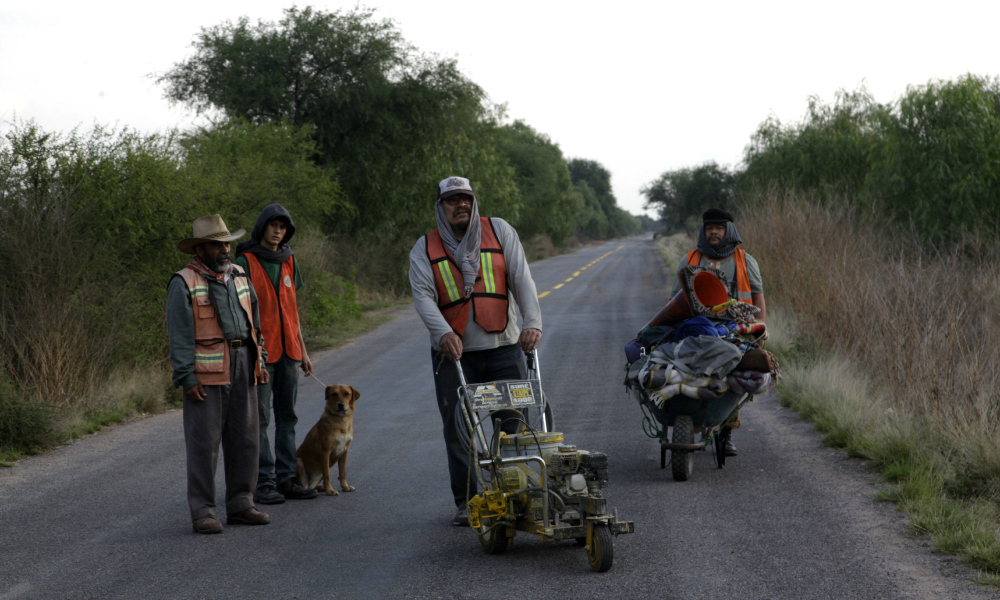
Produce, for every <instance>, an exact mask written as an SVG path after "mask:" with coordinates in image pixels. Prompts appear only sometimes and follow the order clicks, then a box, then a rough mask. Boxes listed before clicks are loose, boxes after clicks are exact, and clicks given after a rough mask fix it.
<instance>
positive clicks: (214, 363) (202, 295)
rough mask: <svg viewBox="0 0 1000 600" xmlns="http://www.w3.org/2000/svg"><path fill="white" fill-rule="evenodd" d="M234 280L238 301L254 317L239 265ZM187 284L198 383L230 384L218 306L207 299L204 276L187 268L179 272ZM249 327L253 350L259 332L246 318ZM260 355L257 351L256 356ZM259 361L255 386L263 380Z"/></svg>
mask: <svg viewBox="0 0 1000 600" xmlns="http://www.w3.org/2000/svg"><path fill="white" fill-rule="evenodd" d="M232 269H233V271H232V273H231V277H233V283H234V284H235V285H236V296H237V297H238V298H239V302H240V306H241V307H242V308H243V310H244V311H246V314H247V315H248V316H249V315H253V306H252V305H251V304H250V285H249V284H248V283H247V281H246V277H242V276H237V275H242V274H243V269H241V268H240V267H239V266H237V265H233V266H232ZM176 274H177V275H178V276H180V278H181V279H183V280H184V283H185V284H186V285H187V288H188V293H189V294H190V295H191V312H192V316H193V317H194V374H195V377H197V378H198V383H200V384H202V385H229V384H230V383H231V381H230V378H229V345H228V344H227V343H226V334H225V332H223V331H222V326H221V325H219V317H218V315H216V314H215V306H214V305H213V304H212V300H211V299H210V298H209V297H208V284H207V283H206V282H205V278H204V276H203V275H201V274H199V273H197V272H195V271H193V270H191V269H189V268H187V267H184V268H183V269H181V270H180V271H177V273H176ZM247 321H248V322H249V324H250V338H251V340H253V343H254V347H255V348H256V344H257V332H256V331H255V330H254V327H253V320H252V319H247ZM259 356H260V352H259V351H258V352H257V357H259ZM260 375H261V365H260V360H257V361H256V365H255V368H254V377H255V383H256V380H258V379H259V378H260Z"/></svg>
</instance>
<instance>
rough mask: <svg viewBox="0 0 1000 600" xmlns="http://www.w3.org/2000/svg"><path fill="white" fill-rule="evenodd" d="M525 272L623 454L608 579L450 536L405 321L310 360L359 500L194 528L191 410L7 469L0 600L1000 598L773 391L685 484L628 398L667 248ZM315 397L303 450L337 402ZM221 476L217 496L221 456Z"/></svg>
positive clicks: (311, 394) (538, 552) (572, 257)
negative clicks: (663, 463)
mask: <svg viewBox="0 0 1000 600" xmlns="http://www.w3.org/2000/svg"><path fill="white" fill-rule="evenodd" d="M598 259H599V260H598ZM595 260H596V262H593V261H595ZM592 262H593V265H592V266H590V267H588V268H587V269H585V270H582V269H581V268H582V267H584V266H587V265H588V264H590V263H592ZM531 268H532V273H533V275H534V278H535V281H536V283H537V285H538V291H539V294H544V293H545V292H548V293H547V294H544V296H543V297H542V298H541V300H540V302H541V306H542V313H543V319H544V339H543V341H542V345H541V349H540V357H541V367H542V379H543V385H544V388H545V390H546V393H547V395H548V396H549V397H550V398H551V399H552V401H553V404H554V411H555V417H554V420H555V425H556V427H555V429H556V430H558V431H562V432H563V433H564V435H565V438H566V441H567V443H571V444H575V445H577V446H578V447H580V448H583V449H588V450H596V451H603V452H606V453H607V454H608V455H609V457H610V461H611V486H610V487H609V488H606V490H605V495H606V497H608V498H609V505H610V506H614V507H617V509H618V511H619V515H620V516H621V518H623V519H629V520H632V521H634V522H635V533H634V534H632V535H623V536H620V537H618V538H617V539H616V545H615V564H614V567H613V568H612V569H611V570H610V571H609V572H607V573H603V574H599V573H593V572H591V571H590V568H589V566H588V564H587V560H586V555H585V553H584V550H583V549H582V548H580V547H577V546H576V545H575V544H574V543H573V542H560V543H548V544H547V543H542V542H540V541H539V540H537V539H535V538H532V537H531V536H528V535H527V534H523V533H519V534H518V535H517V537H516V538H515V540H514V544H513V546H511V547H510V548H509V549H508V551H507V553H506V554H504V555H502V556H488V555H486V554H484V553H483V552H482V550H481V549H480V546H479V543H478V541H477V539H476V536H475V535H474V534H473V533H472V532H471V531H470V530H469V529H465V528H458V527H454V526H452V525H450V522H451V518H452V516H453V512H454V509H453V507H452V502H451V494H450V491H449V488H448V476H447V466H446V460H445V453H444V444H443V441H442V439H441V433H440V431H441V423H440V418H439V416H438V412H437V408H436V404H435V401H434V388H433V380H432V376H431V368H432V367H431V360H430V356H429V354H430V353H429V351H428V348H429V342H428V336H427V332H426V330H425V329H424V327H423V325H422V324H421V322H420V320H419V318H418V317H417V316H416V314H415V313H414V312H413V309H412V308H405V309H401V310H400V311H399V317H398V318H397V319H396V320H394V321H392V322H390V323H388V324H386V325H384V326H382V327H381V328H379V329H378V330H376V331H374V332H372V333H370V334H368V335H366V336H363V337H361V338H359V339H358V340H356V341H355V342H353V343H351V344H349V345H347V346H345V347H343V348H340V349H338V350H335V351H330V352H325V353H322V354H318V355H317V356H316V357H315V359H316V373H317V375H318V377H319V378H320V379H321V380H323V381H324V382H326V383H345V384H350V385H353V386H354V387H356V388H357V389H358V390H360V391H361V398H360V399H359V400H358V403H357V412H356V415H355V422H354V430H355V437H354V442H353V445H352V446H351V451H350V458H349V464H348V482H349V483H350V484H351V485H353V486H355V487H356V488H357V491H355V492H352V493H349V494H345V493H342V494H341V495H339V496H336V497H326V496H320V497H319V498H318V499H315V500H308V501H298V502H292V501H289V502H286V503H285V504H283V505H278V506H268V507H263V508H264V510H265V511H266V512H268V513H269V514H270V515H271V517H272V521H273V522H272V524H271V525H268V526H265V527H247V526H227V527H226V531H225V533H224V534H222V535H211V536H199V535H195V534H193V533H192V532H191V529H190V523H189V520H188V509H187V505H186V500H185V471H184V445H183V429H182V423H181V413H180V412H179V411H173V412H169V413H166V414H162V415H158V416H155V417H151V418H148V419H144V420H141V421H138V422H135V423H131V424H128V425H124V426H120V427H116V428H112V429H110V430H108V431H105V432H102V433H100V434H97V435H94V436H90V437H88V438H86V439H83V440H79V441H77V442H76V443H74V444H71V445H68V446H64V447H62V448H59V449H56V450H54V451H52V452H48V453H46V454H44V455H42V456H37V457H33V458H30V459H27V460H24V461H21V462H20V463H18V465H17V466H16V467H14V468H10V469H2V470H0V599H4V600H6V599H13V598H60V599H70V598H101V599H111V598H192V599H195V598H196V599H199V600H204V599H212V598H276V599H285V598H313V597H321V598H447V599H450V598H476V599H478V598H484V599H485V598H504V599H508V598H608V599H615V598H678V599H680V598H692V599H695V598H696V599H699V600H704V599H707V598H732V599H743V598H752V599H758V598H759V599H765V598H767V599H774V598H789V599H803V598H831V599H848V598H871V599H896V598H914V599H915V598H948V599H951V598H997V597H998V595H997V594H996V593H995V592H994V591H992V590H988V589H983V588H979V587H977V586H975V585H973V584H971V581H972V577H973V575H974V574H973V573H971V572H970V571H969V570H967V569H965V568H964V567H961V566H959V565H957V564H955V563H954V561H953V560H951V559H949V558H946V557H940V556H936V555H934V554H932V553H931V552H930V551H929V550H928V549H927V547H926V542H925V541H923V540H921V539H919V538H913V537H910V536H909V535H908V534H907V533H906V529H905V526H904V524H903V520H902V517H901V516H900V515H899V514H898V513H897V512H896V511H895V510H894V509H893V508H892V507H890V506H886V505H880V504H877V503H876V502H875V501H874V500H873V494H874V490H875V489H876V488H875V483H874V479H873V478H872V477H871V476H870V475H869V474H867V473H866V472H865V470H864V468H863V467H862V466H861V465H860V464H858V463H857V462H856V461H851V460H848V459H846V458H845V457H844V454H843V453H842V452H839V451H834V450H829V449H825V448H822V447H821V446H820V444H819V438H818V436H817V435H816V434H815V433H814V432H813V431H812V429H811V428H810V426H809V425H808V424H806V423H803V422H802V421H800V420H799V419H798V418H797V417H796V416H795V415H793V414H791V413H790V412H788V411H786V410H785V409H783V408H781V407H780V406H779V405H778V403H777V400H776V398H774V397H773V396H768V397H764V398H759V399H757V400H756V401H755V402H753V403H752V404H750V405H749V406H748V408H746V409H745V410H744V412H743V414H742V420H743V427H742V428H741V429H740V430H739V431H738V432H736V435H735V436H734V441H735V442H736V443H737V444H738V446H739V450H740V455H739V456H738V457H735V458H730V459H729V461H728V463H727V465H726V467H725V468H724V469H721V470H720V469H716V468H715V466H714V462H713V457H712V454H711V452H710V451H709V452H701V453H698V454H697V455H696V459H695V470H694V474H693V475H692V478H691V480H690V481H688V482H684V483H678V482H674V481H673V480H672V478H671V476H670V471H669V468H668V469H667V470H661V469H660V465H659V448H658V445H657V444H656V442H655V441H654V440H651V439H649V438H647V437H646V436H645V435H644V434H643V432H642V428H641V418H642V415H641V412H640V410H639V406H638V404H636V402H635V401H634V400H632V399H631V398H629V397H628V396H627V395H626V394H625V393H624V387H623V386H622V380H623V371H622V367H623V365H624V355H623V353H622V346H623V345H624V343H625V342H626V341H627V340H628V339H630V338H631V337H633V336H634V335H635V332H636V331H637V329H638V328H639V327H640V326H641V325H642V324H643V323H644V322H645V321H646V320H647V319H648V318H649V317H650V316H651V315H652V314H654V313H655V312H656V311H657V310H658V309H659V308H660V307H661V305H662V304H663V302H664V300H665V296H666V294H667V292H666V290H667V289H668V286H667V274H666V271H665V270H664V268H663V267H662V265H661V262H660V260H659V257H658V256H657V254H656V251H655V249H654V248H653V247H652V245H651V244H650V243H649V242H648V241H647V240H640V239H632V240H627V241H624V242H622V241H618V242H609V243H607V244H604V245H601V246H595V247H590V248H586V249H583V250H580V251H578V252H576V253H573V254H569V255H564V256H559V257H554V258H550V259H547V260H544V261H539V262H537V263H534V264H533V265H532V267H531ZM575 273H577V274H576V275H574V274H575ZM570 278H572V279H571V280H570ZM560 284H561V286H560V287H559V288H556V287H555V286H557V285H560ZM299 389H300V391H299V411H298V412H299V419H300V420H299V423H300V424H299V427H298V432H297V433H298V438H299V441H301V440H302V438H304V437H305V434H306V432H307V431H308V429H309V428H310V427H311V426H312V424H313V423H315V422H316V420H317V419H318V418H319V415H320V414H321V412H322V410H323V390H322V388H321V386H320V385H319V384H318V383H316V382H315V381H313V380H302V381H301V383H300V388H299ZM218 479H219V490H220V495H221V492H222V489H223V488H222V485H223V484H222V466H221V460H220V467H219V474H218ZM219 505H220V507H221V506H224V502H223V501H222V498H221V497H220V499H219ZM220 516H221V515H220Z"/></svg>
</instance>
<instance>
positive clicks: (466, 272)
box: [410, 177, 542, 526]
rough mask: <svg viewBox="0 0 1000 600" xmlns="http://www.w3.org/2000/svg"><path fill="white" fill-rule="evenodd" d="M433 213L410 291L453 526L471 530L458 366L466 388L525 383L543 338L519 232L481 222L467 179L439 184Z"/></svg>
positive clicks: (498, 222)
mask: <svg viewBox="0 0 1000 600" xmlns="http://www.w3.org/2000/svg"><path fill="white" fill-rule="evenodd" d="M434 209H435V211H436V213H437V225H438V227H437V229H435V230H434V231H432V232H430V233H428V234H427V235H425V236H424V237H422V238H420V239H419V240H417V243H416V244H415V245H414V246H413V250H412V251H410V286H411V287H412V288H413V303H414V305H415V307H416V309H417V314H419V315H420V318H421V319H422V320H423V322H424V325H426V326H427V329H428V330H429V331H430V333H431V357H432V364H433V367H434V387H435V389H436V391H437V401H438V410H439V411H440V413H441V420H442V422H443V424H444V439H445V448H446V450H447V454H448V471H449V475H450V477H451V491H452V495H453V496H454V499H455V504H456V506H457V507H458V513H457V514H456V515H455V518H454V520H453V521H452V522H453V523H454V524H455V525H458V526H468V525H469V518H468V514H467V512H466V506H465V498H466V491H467V486H469V485H471V489H468V492H469V495H470V496H473V495H475V494H477V493H478V492H477V485H476V478H475V477H472V478H471V484H470V478H469V450H468V448H465V447H463V444H462V442H461V441H460V438H459V430H458V429H457V427H456V423H455V416H456V412H457V410H458V391H457V390H458V386H459V379H458V372H457V370H456V369H455V366H454V365H453V364H452V361H459V360H461V363H462V368H463V370H464V372H465V375H466V379H467V382H468V383H482V382H485V381H497V380H503V379H524V377H525V376H526V375H527V373H526V368H525V364H524V353H525V352H530V351H532V350H534V349H535V348H536V347H537V346H538V343H539V342H540V341H541V339H542V314H541V310H540V309H539V307H538V295H537V293H536V291H535V282H534V281H533V280H532V279H531V270H530V269H529V268H528V261H527V260H526V259H525V256H524V248H522V247H521V241H520V240H519V239H518V237H517V232H516V231H514V228H513V227H511V226H510V225H509V224H508V223H507V222H506V221H504V220H503V219H498V218H492V219H489V218H485V217H483V218H480V216H479V206H478V203H477V201H476V196H475V194H474V193H473V191H472V186H471V185H470V183H469V180H468V179H466V178H464V177H448V178H447V179H444V180H443V181H441V182H440V183H439V184H438V189H437V202H436V203H435V204H434ZM515 302H516V305H517V306H518V307H519V308H520V309H521V316H522V317H523V318H524V330H523V331H522V330H520V329H518V326H517V314H516V313H515V312H514V310H515V308H514V307H515ZM445 359H447V360H445Z"/></svg>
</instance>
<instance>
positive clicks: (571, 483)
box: [455, 351, 635, 573]
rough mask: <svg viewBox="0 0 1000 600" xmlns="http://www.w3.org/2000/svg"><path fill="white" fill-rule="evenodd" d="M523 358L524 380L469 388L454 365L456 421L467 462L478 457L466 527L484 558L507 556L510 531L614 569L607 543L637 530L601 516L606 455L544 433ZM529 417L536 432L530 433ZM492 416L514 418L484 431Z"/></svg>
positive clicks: (536, 373) (536, 381) (546, 422)
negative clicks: (560, 544)
mask: <svg viewBox="0 0 1000 600" xmlns="http://www.w3.org/2000/svg"><path fill="white" fill-rule="evenodd" d="M526 358H527V361H528V379H526V380H523V381H494V382H488V383H476V384H468V383H467V382H466V380H465V373H464V372H463V371H462V365H461V362H456V363H455V365H456V368H457V369H458V375H459V379H460V381H461V384H462V385H461V387H460V388H459V398H460V399H461V402H460V406H461V413H462V417H463V418H464V421H465V427H466V431H468V432H472V433H471V435H470V438H471V440H470V444H469V445H470V456H473V458H475V455H477V456H478V457H479V460H478V461H477V464H478V467H479V468H477V469H471V470H472V471H474V472H475V473H476V478H477V479H478V481H479V485H480V487H481V488H482V490H483V492H482V493H481V494H478V495H476V496H475V497H473V498H471V499H469V500H468V502H467V504H468V510H469V524H470V525H471V527H472V529H473V531H475V532H476V535H478V536H479V541H480V543H481V544H482V547H483V550H485V551H486V553H488V554H502V553H503V552H504V551H505V550H507V545H508V544H509V543H510V541H511V540H513V538H514V532H515V531H516V530H520V531H524V532H527V533H533V534H536V535H538V536H539V537H540V538H541V539H542V541H555V540H570V539H572V540H576V543H577V544H578V545H581V546H584V547H585V549H586V552H587V558H588V560H589V562H590V567H591V569H593V570H594V571H597V572H599V573H602V572H604V571H607V570H608V569H610V568H611V565H612V563H613V562H614V543H613V542H612V536H617V535H619V534H622V533H632V532H633V531H634V530H635V526H634V524H633V523H632V522H631V521H620V520H619V519H618V515H617V511H615V514H609V513H608V512H607V500H606V499H605V498H604V497H603V496H602V495H601V488H603V487H604V486H606V485H607V484H608V457H607V455H606V454H604V453H603V452H588V451H586V450H578V449H577V448H576V446H571V445H567V444H566V443H565V442H564V440H563V434H562V433H559V432H555V431H550V430H549V429H550V427H551V422H552V418H551V412H550V411H549V410H548V408H549V407H548V403H547V401H546V399H545V396H544V394H543V393H542V385H541V376H540V370H539V367H538V355H537V353H536V352H534V351H533V352H531V353H530V354H526ZM532 409H534V410H537V412H538V421H539V423H540V425H541V427H540V429H533V428H531V427H530V426H529V425H528V421H527V418H526V417H527V416H528V415H527V413H528V411H530V410H532ZM497 411H502V412H501V413H500V414H505V413H506V414H512V415H514V416H512V417H508V418H494V419H493V421H492V423H490V421H489V415H491V414H493V415H494V417H495V416H496V414H495V413H497ZM511 421H513V422H515V423H520V424H521V425H522V427H521V433H518V434H513V435H508V434H507V433H504V431H503V429H502V428H503V426H504V425H506V424H507V423H508V422H511ZM487 427H491V428H492V432H491V433H489V435H488V434H487V431H486V428H487ZM473 452H475V455H473ZM471 462H472V461H470V464H471ZM470 477H471V475H470Z"/></svg>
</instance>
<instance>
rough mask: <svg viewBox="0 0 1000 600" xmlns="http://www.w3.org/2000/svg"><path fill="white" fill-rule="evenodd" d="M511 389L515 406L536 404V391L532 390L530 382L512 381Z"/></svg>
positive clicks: (511, 399)
mask: <svg viewBox="0 0 1000 600" xmlns="http://www.w3.org/2000/svg"><path fill="white" fill-rule="evenodd" d="M507 389H509V390H510V403H511V404H513V405H514V406H521V405H526V406H532V405H534V404H535V393H534V392H532V391H531V384H530V383H527V382H525V383H512V384H510V386H508V388H507Z"/></svg>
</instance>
